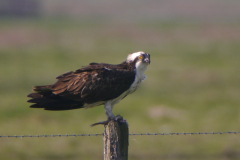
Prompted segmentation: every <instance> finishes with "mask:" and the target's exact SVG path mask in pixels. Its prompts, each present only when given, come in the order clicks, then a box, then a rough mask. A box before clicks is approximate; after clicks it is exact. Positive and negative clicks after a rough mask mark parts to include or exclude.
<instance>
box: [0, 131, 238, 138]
mask: <svg viewBox="0 0 240 160" xmlns="http://www.w3.org/2000/svg"><path fill="white" fill-rule="evenodd" d="M223 134H240V132H195V133H194V132H182V133H178V132H176V133H130V134H129V136H179V135H223ZM92 136H95V137H96V136H103V133H100V134H99V133H96V134H52V135H48V134H43V135H0V139H1V138H21V139H22V138H43V137H45V138H46V137H51V138H54V137H92Z"/></svg>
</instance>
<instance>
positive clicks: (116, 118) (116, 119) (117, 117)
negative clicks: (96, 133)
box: [91, 115, 128, 127]
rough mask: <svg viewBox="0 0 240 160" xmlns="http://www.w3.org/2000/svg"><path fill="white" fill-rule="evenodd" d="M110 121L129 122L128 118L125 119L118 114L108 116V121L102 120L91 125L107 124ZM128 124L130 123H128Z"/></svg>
mask: <svg viewBox="0 0 240 160" xmlns="http://www.w3.org/2000/svg"><path fill="white" fill-rule="evenodd" d="M110 121H115V122H125V123H127V120H126V119H123V117H122V116H120V115H117V116H116V117H108V120H106V121H101V122H97V123H94V124H92V125H91V127H93V126H96V125H99V124H102V125H107V124H108V123H109V122H110ZM127 125H128V123H127Z"/></svg>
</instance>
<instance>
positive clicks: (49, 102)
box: [27, 85, 84, 111]
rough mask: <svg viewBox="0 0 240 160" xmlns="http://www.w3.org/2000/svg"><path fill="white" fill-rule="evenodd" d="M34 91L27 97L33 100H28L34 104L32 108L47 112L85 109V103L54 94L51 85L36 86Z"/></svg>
mask: <svg viewBox="0 0 240 160" xmlns="http://www.w3.org/2000/svg"><path fill="white" fill-rule="evenodd" d="M33 91H35V93H30V94H29V95H28V96H27V97H30V98H32V99H30V100H28V102H30V103H34V104H32V105H31V106H30V108H44V109H45V110H55V111H56V110H71V109H77V108H83V106H84V103H83V102H81V101H76V100H73V99H64V98H62V97H61V96H59V95H55V94H54V93H52V90H51V85H48V86H36V87H34V89H33Z"/></svg>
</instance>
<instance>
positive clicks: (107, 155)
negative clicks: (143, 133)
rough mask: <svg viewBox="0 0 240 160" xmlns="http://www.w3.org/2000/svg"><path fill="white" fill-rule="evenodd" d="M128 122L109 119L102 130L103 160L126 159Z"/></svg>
mask: <svg viewBox="0 0 240 160" xmlns="http://www.w3.org/2000/svg"><path fill="white" fill-rule="evenodd" d="M128 137H129V131H128V124H127V122H118V121H110V122H109V123H108V124H107V125H105V131H104V138H103V140H104V160H127V159H128V144H129V143H128Z"/></svg>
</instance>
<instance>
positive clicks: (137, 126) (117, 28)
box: [0, 18, 240, 160]
mask: <svg viewBox="0 0 240 160" xmlns="http://www.w3.org/2000/svg"><path fill="white" fill-rule="evenodd" d="M239 27H240V23H236V22H232V23H197V22H194V23H188V22H179V21H171V22H169V21H155V22H147V21H146V22H145V21H141V22H135V23H126V24H121V25H119V24H118V23H117V22H115V23H111V22H108V21H104V20H102V21H97V20H96V21H94V20H93V21H88V20H87V19H80V20H74V19H41V18H40V19H3V20H1V24H0V73H1V76H0V77H1V78H0V128H1V130H0V135H29V134H30V135H37V134H39V135H42V134H82V133H83V134H87V133H91V134H94V133H102V132H103V131H104V127H103V126H96V127H93V128H91V127H90V125H91V124H92V123H95V122H99V121H102V120H105V119H106V116H105V111H104V108H103V106H100V107H96V108H92V109H78V110H72V111H60V112H52V111H44V110H42V109H30V108H29V104H28V103H27V102H26V101H27V100H28V98H27V97H26V96H27V94H29V93H31V90H32V87H33V86H35V85H46V84H51V83H54V82H55V77H57V76H58V75H60V74H63V73H65V72H68V71H71V70H76V69H78V68H80V67H81V66H85V65H87V64H88V63H90V62H105V63H113V64H117V63H121V62H122V61H124V60H125V59H126V57H127V54H129V53H131V52H135V51H140V50H143V51H145V52H147V53H149V54H151V64H150V66H149V68H148V70H147V71H146V75H147V79H146V81H145V82H144V83H143V84H142V85H141V86H140V88H139V89H138V90H137V91H136V92H135V93H134V94H132V95H129V96H128V97H126V98H125V99H124V100H123V101H121V103H119V104H118V105H116V106H115V107H114V110H113V112H114V113H115V114H116V115H117V114H120V115H122V116H123V117H124V118H125V119H127V121H128V123H129V129H130V133H157V132H160V133H162V132H163V133H171V132H212V131H215V132H218V131H221V132H226V131H239V129H240V127H239V123H240V83H239V82H240V74H239V73H240V45H239V44H240V34H239ZM129 138H130V139H129V143H130V144H129V159H131V160H141V159H151V160H153V159H156V160H157V159H221V160H229V159H231V160H233V159H238V158H239V157H240V135H239V134H237V135H192V136H190V135H187V136H130V137H129ZM0 143H1V145H0V157H1V158H0V159H5V160H7V159H11V160H30V159H35V160H43V159H44V160H54V159H70V160H77V159H85V160H88V159H89V160H90V159H102V158H103V138H102V137H101V136H99V137H68V138H66V137H62V138H58V137H56V138H23V139H20V138H9V139H8V138H0Z"/></svg>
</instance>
